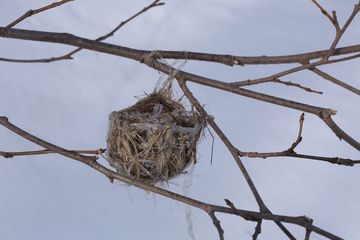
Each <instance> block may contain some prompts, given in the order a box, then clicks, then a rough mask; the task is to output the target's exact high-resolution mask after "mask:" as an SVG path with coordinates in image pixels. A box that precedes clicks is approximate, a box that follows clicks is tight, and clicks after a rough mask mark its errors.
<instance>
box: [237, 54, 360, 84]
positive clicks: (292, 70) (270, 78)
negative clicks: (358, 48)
mask: <svg viewBox="0 0 360 240" xmlns="http://www.w3.org/2000/svg"><path fill="white" fill-rule="evenodd" d="M359 57H360V54H354V55H351V56H347V57H343V58H337V59H333V60H326V61H324V60H319V61H316V62H313V63H306V64H303V65H301V66H298V67H294V68H290V69H288V70H285V71H281V72H278V73H275V74H272V75H270V76H267V77H262V78H258V79H253V80H243V81H237V82H233V83H232V84H234V85H235V86H238V87H243V86H250V85H255V84H260V83H266V82H272V81H274V80H275V79H277V78H280V77H284V76H287V75H289V74H293V73H296V72H299V71H302V70H306V69H311V68H314V67H317V66H321V65H328V64H333V63H338V62H344V61H349V60H352V59H355V58H359Z"/></svg>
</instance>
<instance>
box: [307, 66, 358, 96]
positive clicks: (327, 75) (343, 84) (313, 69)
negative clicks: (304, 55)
mask: <svg viewBox="0 0 360 240" xmlns="http://www.w3.org/2000/svg"><path fill="white" fill-rule="evenodd" d="M309 70H310V71H312V72H314V73H316V74H317V75H319V76H321V77H323V78H324V79H326V80H329V81H330V82H332V83H335V84H337V85H338V86H340V87H343V88H345V89H347V90H349V91H351V92H353V93H355V94H357V95H360V89H359V88H355V87H353V86H351V85H349V84H347V83H344V82H342V81H340V80H338V79H336V78H335V77H333V76H331V75H329V74H327V73H326V72H323V71H321V70H320V69H318V68H315V67H314V68H309Z"/></svg>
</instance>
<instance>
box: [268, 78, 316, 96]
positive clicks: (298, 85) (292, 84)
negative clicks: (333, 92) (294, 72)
mask: <svg viewBox="0 0 360 240" xmlns="http://www.w3.org/2000/svg"><path fill="white" fill-rule="evenodd" d="M273 82H275V83H280V84H283V85H286V86H291V87H297V88H300V89H302V90H304V91H306V92H311V93H317V94H323V92H321V91H317V90H313V89H311V88H309V87H304V86H302V85H301V84H299V83H293V82H291V81H282V80H280V79H279V78H277V79H275V80H273Z"/></svg>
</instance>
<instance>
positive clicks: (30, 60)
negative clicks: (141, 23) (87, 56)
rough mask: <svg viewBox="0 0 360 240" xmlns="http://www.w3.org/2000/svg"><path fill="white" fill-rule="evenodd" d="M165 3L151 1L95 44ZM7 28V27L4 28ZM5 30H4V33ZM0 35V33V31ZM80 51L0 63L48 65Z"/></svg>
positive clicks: (8, 59) (1, 59)
mask: <svg viewBox="0 0 360 240" xmlns="http://www.w3.org/2000/svg"><path fill="white" fill-rule="evenodd" d="M69 1H73V0H69ZM164 4H165V3H163V2H160V0H155V1H153V2H152V3H151V4H149V5H148V6H146V7H144V8H143V9H142V10H140V11H139V12H137V13H135V14H134V15H132V16H131V17H129V18H128V19H126V20H125V21H122V22H121V23H120V24H118V25H117V26H116V27H115V28H114V29H113V30H111V31H110V32H109V33H107V34H105V35H102V36H100V37H98V38H96V39H95V40H94V41H96V42H101V41H104V40H105V39H107V38H109V37H111V36H113V35H114V34H115V33H116V32H117V31H118V30H119V29H120V28H121V27H123V26H124V25H126V24H127V23H128V22H130V21H131V20H133V19H135V18H136V17H138V16H139V15H141V14H143V13H145V12H146V11H148V10H149V9H151V8H154V7H158V6H162V5H164ZM6 28H7V27H6ZM6 31H7V30H5V32H6ZM0 33H1V31H0ZM81 50H83V48H81V47H78V48H76V49H74V50H73V51H71V52H69V53H66V54H64V55H61V56H58V57H51V58H41V59H10V58H0V61H4V62H15V63H50V62H56V61H60V60H71V59H73V57H72V56H73V55H74V54H76V53H78V52H80V51H81Z"/></svg>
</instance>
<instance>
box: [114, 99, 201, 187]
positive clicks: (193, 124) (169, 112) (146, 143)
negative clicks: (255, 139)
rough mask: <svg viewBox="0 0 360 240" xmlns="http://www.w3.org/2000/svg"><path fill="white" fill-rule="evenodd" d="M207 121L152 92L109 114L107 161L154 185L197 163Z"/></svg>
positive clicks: (117, 168) (120, 171)
mask: <svg viewBox="0 0 360 240" xmlns="http://www.w3.org/2000/svg"><path fill="white" fill-rule="evenodd" d="M204 124H205V121H204V120H203V119H202V118H201V117H200V115H199V114H198V113H197V112H195V111H186V110H185V108H184V106H183V105H182V104H181V103H180V102H178V101H175V100H172V99H171V98H170V97H168V96H167V95H165V94H162V93H153V94H151V95H149V96H147V97H145V98H143V99H141V100H140V101H138V102H137V103H136V104H135V105H133V106H131V107H129V108H126V109H124V110H120V111H115V112H112V113H111V114H110V124H109V132H108V136H107V156H108V161H109V163H110V165H111V166H112V167H114V168H115V169H116V170H117V172H118V173H120V174H122V175H126V176H128V177H131V178H135V179H138V180H142V181H145V182H147V183H151V184H155V183H157V182H161V181H167V180H169V179H170V178H172V177H175V176H177V175H179V174H181V173H183V172H184V169H185V168H186V167H187V166H189V164H191V163H195V162H196V145H197V142H198V140H199V137H200V134H201V132H202V130H203V127H204Z"/></svg>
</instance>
